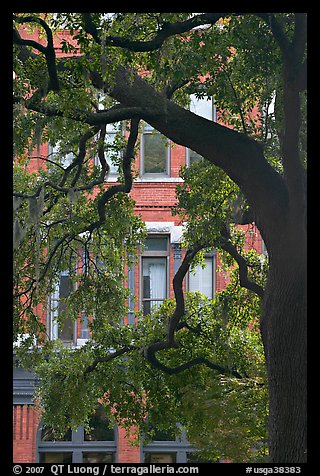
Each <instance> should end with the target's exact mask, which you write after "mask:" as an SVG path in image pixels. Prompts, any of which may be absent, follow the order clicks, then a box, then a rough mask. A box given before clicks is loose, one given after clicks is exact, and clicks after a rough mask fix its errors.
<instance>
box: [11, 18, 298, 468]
mask: <svg viewBox="0 0 320 476" xmlns="http://www.w3.org/2000/svg"><path fill="white" fill-rule="evenodd" d="M17 15H18V16H20V17H24V16H25V15H26V14H17ZM34 15H37V14H34ZM91 15H92V20H93V22H94V24H95V26H96V33H97V35H98V38H99V40H100V44H99V43H98V42H97V41H96V40H95V39H94V38H93V36H92V35H90V34H88V33H87V32H86V31H85V28H84V21H83V18H82V16H81V13H57V14H50V13H46V14H45V19H46V21H48V24H49V25H50V27H52V29H53V31H54V32H59V31H60V30H61V29H68V30H69V32H70V37H69V38H66V39H63V41H62V45H61V47H62V52H63V53H65V54H67V56H68V55H70V56H69V57H64V58H56V61H57V64H58V65H59V68H58V76H59V82H60V89H59V90H58V91H52V90H51V91H48V75H47V65H46V61H45V57H44V55H43V54H42V53H41V52H40V53H39V52H38V53H39V54H37V56H36V57H30V58H28V59H27V60H26V61H22V59H21V57H20V56H19V54H18V49H17V48H18V47H17V46H15V47H14V48H15V49H14V63H13V67H14V71H15V75H16V76H15V80H14V81H13V89H14V97H15V99H16V103H15V105H14V114H13V116H14V155H15V157H17V160H16V161H15V163H14V192H15V197H14V203H13V205H14V236H13V237H14V244H15V251H14V268H13V271H14V292H15V302H14V340H16V339H18V337H21V336H26V335H28V336H29V337H25V339H24V340H23V342H22V343H21V345H20V347H19V348H16V352H17V354H18V356H19V358H20V359H21V361H22V362H23V364H24V365H25V366H26V367H28V368H31V369H33V370H34V371H35V372H36V373H37V375H38V376H39V378H40V383H39V389H38V392H37V397H36V398H37V400H38V404H39V407H40V408H41V409H42V411H43V419H44V421H45V423H46V424H47V425H48V426H53V427H54V428H56V430H57V431H58V433H59V434H63V433H64V432H65V430H66V429H67V428H68V427H69V426H70V425H71V426H72V427H74V428H76V427H77V426H79V425H80V424H83V423H84V422H87V421H88V419H89V417H90V415H91V414H92V412H93V410H94V409H95V407H96V404H97V400H98V399H101V401H102V402H103V403H104V405H105V406H106V410H107V412H108V416H109V417H110V418H111V419H113V420H114V421H117V422H118V423H120V424H121V425H123V426H126V427H127V428H128V429H129V428H130V427H131V425H135V426H136V427H137V429H138V431H139V432H140V436H142V435H145V438H151V437H152V430H151V429H150V428H152V427H156V428H158V429H163V430H166V429H171V430H172V431H174V432H178V428H177V426H176V423H177V422H180V423H181V425H183V426H184V427H186V429H187V433H188V438H189V441H190V442H191V443H192V444H194V445H195V446H197V447H199V448H200V449H201V450H202V454H203V455H204V457H206V458H209V459H212V460H216V459H218V458H224V459H227V458H230V459H232V460H233V461H254V460H256V459H259V458H262V457H263V455H264V453H265V452H266V449H265V447H266V418H267V386H266V376H265V362H264V355H263V348H262V343H261V336H260V332H259V315H260V300H259V298H258V297H257V296H256V295H255V294H253V293H252V292H250V291H248V290H246V289H244V288H242V287H241V286H240V284H239V275H238V272H237V267H235V263H234V260H233V259H232V258H231V257H230V256H229V255H227V253H226V252H225V251H223V244H224V242H223V240H222V239H221V230H222V229H223V228H224V226H225V225H226V224H227V225H228V226H229V227H230V233H231V236H230V241H231V243H232V244H233V245H234V246H235V247H236V249H237V251H239V252H241V253H243V244H244V236H243V233H242V232H241V231H239V230H237V228H236V227H235V226H234V224H235V223H236V222H237V219H238V218H239V216H241V215H242V214H243V212H245V211H247V205H246V202H245V200H244V197H243V196H242V194H241V191H240V190H239V188H238V187H237V186H236V185H235V184H234V183H233V182H232V181H231V179H230V178H229V177H228V176H227V175H226V174H225V173H224V172H223V171H222V170H221V169H218V168H217V167H215V166H213V165H212V164H210V163H207V162H206V161H199V162H197V163H194V164H193V165H192V166H191V167H189V168H183V169H182V170H181V174H180V176H181V178H182V179H183V183H181V184H179V185H178V187H177V198H178V205H177V207H176V208H175V213H176V214H177V215H179V217H180V219H181V221H182V222H183V223H184V224H185V234H184V237H183V240H184V241H183V244H184V245H185V246H187V247H190V248H192V247H194V246H197V245H199V244H201V245H204V250H203V252H204V251H205V250H211V249H213V248H215V249H216V250H217V251H219V253H220V256H221V259H222V266H223V269H224V271H225V272H230V284H229V285H228V286H227V287H226V289H225V290H224V291H222V292H220V293H218V294H217V295H216V296H215V298H214V300H212V301H209V300H208V299H206V297H205V296H202V295H200V294H198V293H195V294H191V293H190V294H188V295H187V296H186V314H185V316H184V320H185V322H186V324H187V325H186V326H185V327H183V328H181V329H180V330H179V331H178V332H176V336H175V337H176V340H177V342H178V344H179V347H178V348H175V349H172V348H171V349H169V350H166V351H161V352H159V353H158V355H157V357H158V358H159V360H160V361H161V362H162V363H163V364H164V365H166V366H168V367H170V368H174V367H176V366H178V365H180V364H181V363H184V362H187V361H190V359H193V358H196V357H205V358H207V359H209V360H210V361H212V362H214V363H216V364H217V365H220V366H222V367H224V368H225V369H234V370H236V371H237V372H238V373H239V374H241V376H242V378H241V379H237V378H235V377H233V376H232V375H231V374H230V373H229V374H228V372H226V373H220V374H219V373H218V372H216V371H215V370H212V369H209V368H207V367H205V366H204V365H201V366H197V367H192V368H190V369H187V370H185V371H184V372H182V373H177V374H173V375H167V374H165V373H163V372H161V371H160V370H158V369H155V368H153V367H152V365H151V364H150V363H149V362H148V360H147V359H146V358H145V349H146V348H147V346H148V345H150V344H151V343H154V342H158V341H163V340H165V339H166V336H167V324H168V320H169V319H170V316H172V313H173V311H174V307H175V303H174V301H172V300H167V301H165V302H164V304H163V305H162V306H161V308H160V309H158V310H157V311H156V312H155V313H153V314H152V315H149V316H144V317H143V318H142V316H140V314H139V313H138V315H137V316H136V317H137V319H138V324H137V325H136V326H123V325H122V321H123V316H124V315H125V314H126V313H127V298H128V290H127V288H126V287H125V286H124V283H125V281H126V275H125V271H124V270H125V268H126V266H130V265H131V264H132V263H133V262H135V260H136V257H137V249H138V248H139V246H140V245H142V243H143V240H144V238H145V228H144V225H143V223H142V222H141V220H140V219H139V218H138V217H137V216H136V215H135V214H134V202H133V201H132V199H131V198H130V197H129V196H128V195H127V194H125V193H118V194H116V195H114V196H113V197H112V198H111V199H110V200H109V201H108V202H107V204H106V206H105V214H106V219H105V221H104V222H103V223H101V224H100V226H99V227H97V228H96V229H94V230H91V231H86V230H89V229H90V224H92V223H94V222H96V221H97V220H99V215H98V210H97V206H98V203H99V200H100V199H101V197H102V196H103V194H104V192H105V190H106V188H108V187H109V185H108V184H107V183H106V182H104V183H100V184H96V181H97V180H98V178H99V176H100V171H101V169H100V168H99V167H97V166H93V164H92V158H93V157H94V156H96V155H97V150H98V146H99V145H100V144H101V141H100V135H99V134H98V133H94V131H93V129H90V131H91V132H92V136H91V137H90V138H89V139H88V140H87V142H86V154H85V157H84V158H83V163H82V166H81V170H80V168H79V167H78V165H77V160H78V157H79V152H80V151H79V142H80V139H81V138H82V137H83V136H84V134H87V133H89V127H88V125H87V124H83V123H82V122H81V120H79V118H80V119H81V118H84V117H85V116H86V115H87V114H88V113H93V112H96V111H97V109H98V101H99V99H101V98H99V94H100V95H101V91H97V90H95V89H94V88H93V86H92V83H91V81H90V73H91V72H93V71H95V72H97V73H98V74H101V76H102V78H103V80H104V81H105V91H104V94H103V100H102V101H100V102H103V106H104V107H105V108H106V109H107V108H108V107H110V106H111V105H113V104H114V101H113V100H112V99H111V97H109V96H108V90H109V87H111V86H112V85H113V84H114V81H115V79H114V73H115V71H116V69H117V67H118V66H119V65H122V66H125V67H130V68H132V69H133V70H135V71H137V72H143V73H147V74H144V79H145V80H146V81H147V82H149V83H150V84H151V85H152V86H153V87H154V88H155V89H157V90H159V91H163V90H164V88H165V87H166V86H168V85H180V86H181V87H179V88H177V90H176V91H175V92H174V94H173V96H172V100H173V101H175V102H176V103H177V104H179V105H182V106H183V107H188V104H189V95H190V94H196V95H197V96H198V97H211V96H212V97H213V98H214V102H215V105H216V107H217V109H218V110H219V111H220V116H219V120H220V121H223V122H224V123H226V124H227V125H228V126H229V127H233V128H234V129H236V130H238V131H240V132H242V133H244V134H246V135H251V136H252V137H254V138H255V139H257V140H258V141H260V142H261V143H263V145H264V152H265V155H266V158H267V159H268V160H269V162H270V163H271V164H272V166H273V167H274V168H275V169H276V170H277V171H279V172H280V173H282V164H281V160H280V149H281V147H280V145H281V141H280V139H281V135H282V132H283V110H282V105H281V97H282V94H283V92H282V87H281V80H282V60H281V56H280V52H279V48H278V47H277V46H276V44H275V41H274V38H273V36H272V34H271V32H270V28H269V27H268V25H267V24H266V23H265V22H264V21H263V20H262V19H261V18H258V17H257V16H255V15H249V14H248V15H241V16H238V17H237V16H232V17H230V18H224V19H223V20H221V21H219V22H218V23H217V24H215V25H210V26H208V25H207V26H203V27H202V28H201V29H194V30H192V32H189V31H188V32H185V33H182V34H179V35H175V36H172V37H169V38H167V39H166V40H165V41H164V43H163V45H162V47H161V48H159V49H156V50H154V51H149V52H138V53H135V52H133V51H130V50H128V49H125V48H116V47H114V46H112V44H110V43H108V41H107V38H108V37H111V36H116V37H117V36H120V37H122V38H125V39H128V40H129V39H130V40H135V41H138V40H140V41H148V40H151V39H152V38H154V37H155V35H156V34H157V31H159V29H161V28H163V27H165V26H166V24H167V23H171V24H172V23H174V22H176V21H184V20H186V19H188V18H189V17H190V16H191V15H193V14H192V13H155V12H152V13H131V12H127V13H113V14H101V13H93V14H91ZM290 15H291V14H276V17H277V18H278V19H279V20H281V22H282V25H284V26H285V31H286V32H287V33H288V34H289V36H290V35H292V22H291V21H290V19H291V16H290ZM31 25H33V26H34V24H33V23H32V24H31ZM16 26H18V23H16ZM40 30H41V35H42V37H44V36H45V35H44V31H43V30H42V29H41V28H40ZM27 31H28V30H27ZM74 40H75V41H76V43H77V47H75V46H74ZM27 50H28V51H29V52H31V47H30V46H27ZM74 54H76V56H73V55H74ZM35 92H38V93H40V92H41V93H43V94H42V96H41V101H39V104H37V105H38V106H45V107H47V108H48V109H47V110H48V111H49V113H48V114H42V113H38V112H34V111H31V110H29V109H27V108H26V107H25V106H26V104H27V102H28V101H29V100H30V99H29V98H30V97H31V95H32V94H33V93H35ZM35 96H36V94H35ZM21 98H22V99H21ZM305 99H306V98H305V96H303V97H302V113H303V114H302V124H303V127H302V129H301V134H300V145H301V151H302V158H303V159H304V157H305V148H306V144H305V142H306V141H305V113H306V111H305V103H306V101H305ZM273 100H274V110H273V111H272V110H271V109H270V105H271V103H272V101H273ZM221 111H222V112H221ZM72 117H74V118H75V117H76V118H77V120H73V119H72ZM199 140H201V137H200V138H199ZM46 142H49V143H50V144H51V145H52V146H54V147H55V148H57V149H58V151H57V152H56V153H55V154H53V155H49V156H48V157H40V158H39V160H40V161H42V163H43V167H41V168H40V169H39V170H38V171H37V172H32V169H31V167H32V165H33V159H31V151H33V150H34V148H35V147H36V148H37V150H38V153H39V155H40V146H41V144H43V143H46ZM124 146H125V140H124V139H123V137H120V134H119V135H118V136H117V138H116V141H115V142H114V143H113V145H112V148H109V149H111V151H112V153H113V158H114V159H115V161H116V162H117V165H118V168H119V172H120V173H119V178H118V182H119V183H120V184H121V183H124V175H123V172H122V167H121V165H122V164H121V158H119V156H120V155H119V152H120V151H122V150H123V149H124ZM109 152H110V150H109ZM68 153H70V154H71V157H72V161H71V164H70V165H67V166H66V165H64V161H63V159H64V158H65V156H66V154H68ZM75 183H76V185H77V187H76V186H75ZM92 183H95V185H93V186H91V184H92ZM76 188H78V190H76ZM79 189H80V190H79ZM58 243H59V246H57V244H58ZM83 253H86V256H87V266H86V268H85V269H84V268H82V265H81V257H82V254H83ZM202 256H203V255H202V254H201V253H199V254H198V256H197V257H196V259H195V260H194V262H193V265H195V264H196V263H198V262H201V257H202ZM244 256H245V258H246V260H247V262H248V271H249V278H250V279H252V280H254V281H255V282H256V283H258V284H260V285H261V286H263V285H264V282H265V273H266V270H267V262H266V260H264V257H261V256H259V255H257V254H256V253H255V252H253V251H249V252H247V253H245V254H244ZM66 270H67V271H68V272H69V275H70V277H71V279H72V282H73V285H74V291H73V292H72V293H71V295H70V296H69V298H68V299H67V300H66V302H65V311H64V318H65V319H67V318H71V319H73V320H76V319H78V318H80V316H81V313H82V311H83V310H85V311H86V313H87V315H88V316H89V317H90V319H91V321H90V330H91V333H92V340H91V341H89V342H87V343H86V344H85V345H84V346H83V347H81V348H75V349H67V348H65V347H63V346H62V345H61V344H59V341H51V340H49V339H48V336H47V331H46V327H45V322H44V321H43V318H42V315H43V313H42V310H43V308H44V307H45V305H46V302H47V298H48V296H50V294H51V293H52V292H53V290H54V288H55V286H56V281H57V276H58V275H59V273H60V272H62V271H66ZM60 324H61V325H63V318H62V319H61V322H60ZM34 339H36V342H37V345H34ZM30 349H32V352H30ZM123 349H126V351H125V352H123V353H122V350H123ZM116 355H117V357H115V356H116ZM94 362H96V366H95V368H94V369H91V370H90V371H88V369H90V367H91V366H92V365H93V363H94Z"/></svg>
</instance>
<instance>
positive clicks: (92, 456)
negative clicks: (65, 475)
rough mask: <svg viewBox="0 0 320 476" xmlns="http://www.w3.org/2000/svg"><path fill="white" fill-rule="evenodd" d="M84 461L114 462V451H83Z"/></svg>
mask: <svg viewBox="0 0 320 476" xmlns="http://www.w3.org/2000/svg"><path fill="white" fill-rule="evenodd" d="M82 455H83V460H82V462H83V463H113V462H114V455H113V453H103V452H102V451H95V452H93V451H90V453H88V452H87V453H82Z"/></svg>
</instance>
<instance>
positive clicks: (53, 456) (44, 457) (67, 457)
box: [40, 452, 72, 463]
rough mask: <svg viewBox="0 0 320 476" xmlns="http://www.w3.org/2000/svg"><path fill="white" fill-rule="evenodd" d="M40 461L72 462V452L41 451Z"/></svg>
mask: <svg viewBox="0 0 320 476" xmlns="http://www.w3.org/2000/svg"><path fill="white" fill-rule="evenodd" d="M40 463H72V453H70V452H54V453H53V452H52V453H49V452H47V453H43V452H40Z"/></svg>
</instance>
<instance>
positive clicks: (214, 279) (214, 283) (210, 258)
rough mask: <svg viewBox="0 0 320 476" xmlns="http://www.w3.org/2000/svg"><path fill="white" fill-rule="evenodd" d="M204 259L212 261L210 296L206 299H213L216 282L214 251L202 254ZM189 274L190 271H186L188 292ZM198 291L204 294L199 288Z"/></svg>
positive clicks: (188, 289) (188, 288)
mask: <svg viewBox="0 0 320 476" xmlns="http://www.w3.org/2000/svg"><path fill="white" fill-rule="evenodd" d="M204 259H205V260H210V261H212V275H211V276H212V297H211V298H208V299H214V297H215V294H216V284H217V283H216V261H217V260H216V253H214V252H212V253H206V254H205V255H204ZM199 266H200V265H199ZM190 274H191V271H189V272H188V276H187V291H188V292H190ZM198 291H199V292H201V293H202V294H204V293H203V292H202V291H201V290H200V289H199V290H198Z"/></svg>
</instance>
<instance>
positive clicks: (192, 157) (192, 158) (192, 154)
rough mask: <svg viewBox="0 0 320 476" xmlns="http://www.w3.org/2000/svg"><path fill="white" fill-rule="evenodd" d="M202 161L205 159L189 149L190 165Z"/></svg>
mask: <svg viewBox="0 0 320 476" xmlns="http://www.w3.org/2000/svg"><path fill="white" fill-rule="evenodd" d="M202 159H203V157H202V155H200V154H198V153H197V152H194V151H193V150H191V149H189V165H191V164H193V163H194V162H198V161H199V160H202Z"/></svg>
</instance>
